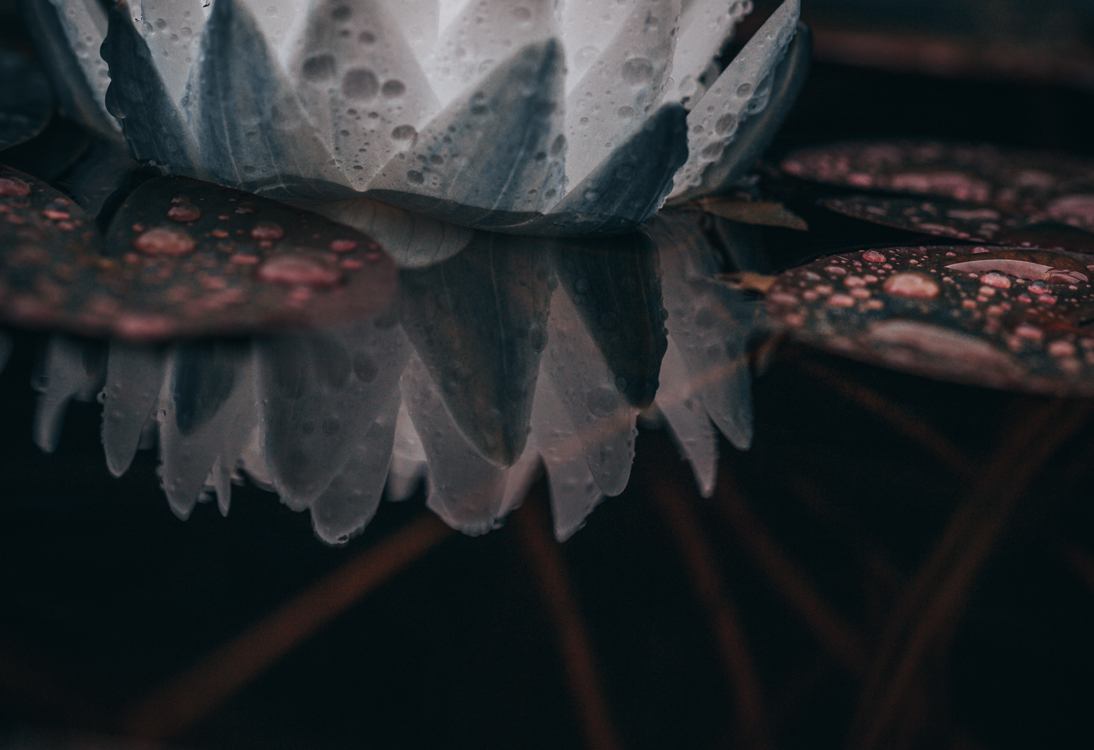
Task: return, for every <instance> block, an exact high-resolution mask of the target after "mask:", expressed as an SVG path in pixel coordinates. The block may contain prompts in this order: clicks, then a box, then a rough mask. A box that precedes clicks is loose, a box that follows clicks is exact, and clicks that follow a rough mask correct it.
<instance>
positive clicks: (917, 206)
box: [821, 195, 1094, 252]
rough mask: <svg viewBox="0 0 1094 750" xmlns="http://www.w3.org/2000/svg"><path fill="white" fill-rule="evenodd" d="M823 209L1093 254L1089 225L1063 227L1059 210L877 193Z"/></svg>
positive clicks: (953, 235)
mask: <svg viewBox="0 0 1094 750" xmlns="http://www.w3.org/2000/svg"><path fill="white" fill-rule="evenodd" d="M1092 201H1094V197H1092ZM821 205H822V206H824V207H825V208H828V209H831V210H832V211H836V212H837V213H841V214H843V215H845V216H851V217H854V218H856V219H863V220H865V221H871V222H874V223H875V224H881V225H883V226H888V227H893V228H895V229H906V230H909V231H912V232H923V233H924V234H931V235H934V236H937V237H947V238H950V239H958V240H972V241H974V242H990V243H993V244H999V245H1029V246H1032V247H1039V248H1045V249H1050V250H1052V249H1058V250H1075V251H1078V252H1094V234H1091V233H1090V231H1088V229H1089V228H1091V227H1089V226H1086V224H1087V222H1086V221H1085V220H1083V223H1084V226H1079V225H1077V224H1076V225H1072V224H1068V223H1064V221H1066V217H1065V216H1064V215H1063V214H1062V212H1060V211H1056V212H1054V214H1055V215H1054V214H1052V213H1049V212H1046V211H1041V212H1039V213H1037V214H1032V215H1030V214H1024V213H1011V212H1008V211H1005V210H1001V209H997V208H993V207H990V206H983V205H979V204H976V203H968V202H963V201H951V200H946V199H936V198H931V199H921V198H884V197H881V196H873V195H854V196H851V197H848V198H829V199H827V200H824V201H821ZM1083 219H1085V217H1083Z"/></svg>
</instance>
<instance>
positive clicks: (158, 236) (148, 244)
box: [133, 227, 197, 257]
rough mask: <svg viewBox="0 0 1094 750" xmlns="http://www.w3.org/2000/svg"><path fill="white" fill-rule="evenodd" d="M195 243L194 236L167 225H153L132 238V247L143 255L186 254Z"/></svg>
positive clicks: (191, 249)
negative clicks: (153, 226)
mask: <svg viewBox="0 0 1094 750" xmlns="http://www.w3.org/2000/svg"><path fill="white" fill-rule="evenodd" d="M196 245H197V243H196V242H195V241H194V238H193V237H191V236H190V235H188V234H186V232H183V231H181V230H178V229H171V228H169V227H155V228H154V229H149V230H148V231H147V232H143V233H141V234H139V235H137V236H136V237H135V238H134V239H133V248H134V249H135V250H136V251H137V252H139V253H141V254H143V255H167V256H170V257H177V256H180V255H188V254H189V253H192V252H193V251H194V248H195V247H196Z"/></svg>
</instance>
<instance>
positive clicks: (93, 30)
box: [47, 0, 115, 123]
mask: <svg viewBox="0 0 1094 750" xmlns="http://www.w3.org/2000/svg"><path fill="white" fill-rule="evenodd" d="M47 2H50V3H52V5H53V6H54V7H55V8H56V9H57V16H58V17H59V18H60V20H61V28H62V30H63V31H64V34H65V36H66V37H67V38H68V43H69V46H70V47H71V48H72V51H73V52H75V53H76V61H77V63H78V64H79V65H80V68H81V69H82V70H83V73H84V78H85V80H86V81H87V83H88V85H89V86H90V87H91V91H92V94H93V96H94V97H95V102H96V103H97V104H98V105H99V107H100V109H101V112H100V114H101V115H102V117H103V122H109V123H114V122H115V120H114V118H113V116H111V114H110V113H109V112H107V110H106V104H105V101H106V88H107V86H109V85H110V72H109V69H108V67H107V64H106V61H104V60H103V59H102V57H100V56H99V47H100V46H101V45H102V43H103V39H105V38H106V27H107V17H106V11H105V10H104V9H103V5H102V4H101V3H99V2H97V0H47Z"/></svg>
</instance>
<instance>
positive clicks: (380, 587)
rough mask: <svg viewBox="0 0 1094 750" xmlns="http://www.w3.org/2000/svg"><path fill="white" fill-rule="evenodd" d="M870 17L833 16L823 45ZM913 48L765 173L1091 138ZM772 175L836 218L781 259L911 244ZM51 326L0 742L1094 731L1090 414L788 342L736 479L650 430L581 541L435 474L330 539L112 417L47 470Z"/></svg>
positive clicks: (1083, 96)
mask: <svg viewBox="0 0 1094 750" xmlns="http://www.w3.org/2000/svg"><path fill="white" fill-rule="evenodd" d="M817 5H818V6H821V5H822V4H820V3H817ZM877 5H879V6H880V5H887V4H882V3H878V4H877ZM888 5H892V6H894V7H895V6H901V7H904V8H905V11H902V12H906V6H911V5H912V3H890V4H888ZM965 5H968V6H973V5H977V6H979V7H981V8H987V4H986V3H967V4H965ZM1012 5H1013V4H1012ZM833 7H835V8H836V9H835V10H833ZM855 7H857V6H855V5H854V4H849V3H832V4H829V5H824V6H823V7H821V8H820V9H818V10H817V16H818V19H817V20H818V23H817V26H818V49H820V50H823V49H824V44H823V39H824V37H823V32H824V30H825V29H833V28H835V29H839V28H840V19H841V17H842V18H846V19H850V18H852V17H853V14H852V11H853V10H854V8H855ZM932 7H933V6H932ZM1061 7H1064V6H1063V5H1062V6H1061ZM1067 7H1070V6H1067ZM839 8H845V9H847V10H846V11H840V10H839ZM1072 10H1073V11H1075V15H1073V16H1072V18H1074V19H1076V21H1075V23H1074V25H1073V27H1074V28H1073V30H1074V31H1075V35H1076V36H1075V41H1074V42H1073V46H1072V47H1069V48H1068V50H1069V51H1068V54H1069V55H1071V58H1069V59H1071V60H1072V61H1073V62H1075V66H1074V67H1073V68H1069V70H1074V69H1079V68H1081V63H1082V60H1083V59H1085V58H1084V55H1085V52H1084V50H1085V49H1086V48H1085V47H1084V39H1085V38H1086V37H1085V36H1084V33H1085V32H1082V29H1084V28H1088V27H1087V26H1084V25H1083V24H1084V23H1085V21H1083V18H1085V17H1084V16H1082V15H1081V13H1079V12H1078V11H1079V10H1081V8H1079V5H1078V4H1077V5H1076V6H1075V8H1073V9H1072ZM837 11H838V12H837ZM806 12H807V18H808V14H809V12H810V9H809V8H807V11H806ZM982 12H984V13H990V10H983V11H982ZM840 13H844V16H841V15H840ZM970 17H971V16H970ZM880 18H881V20H878V21H877V22H876V30H877V33H878V35H879V38H882V39H884V38H886V37H885V34H888V33H890V32H889V28H890V27H889V26H886V25H885V24H884V23H883V21H884V19H885V18H889V19H890V20H892V19H894V18H896V19H898V20H897V21H893V23H892V26H893V27H896V28H903V29H905V31H906V27H907V24H906V23H904V22H898V21H899V14H897V12H896V11H895V10H894V11H893V12H892V14H890V16H884V15H882V16H881V17H880ZM943 20H944V19H943ZM902 24H903V25H902ZM845 25H846V26H847V28H851V27H854V28H855V30H856V31H857V32H865V33H869V32H870V30H871V29H870V28H869V27H866V28H862V24H852V23H850V22H848V23H846V24H845ZM942 25H943V24H942V23H941V22H940V23H939V27H941V26H942ZM961 28H962V29H964V31H961V29H959V30H958V31H956V32H954V33H955V34H957V38H959V39H960V34H961V33H967V34H968V39H969V40H970V42H969V43H970V44H973V43H974V41H975V43H976V44H980V40H981V38H982V37H981V35H980V34H981V32H976V31H974V30H973V29H972V28H971V27H969V28H965V27H961ZM1008 28H1011V27H1010V26H1008ZM902 33H903V32H902ZM917 33H919V32H917ZM922 33H923V34H925V35H928V36H929V35H930V34H932V33H935V34H937V33H939V32H937V28H936V29H935V31H932V30H931V28H930V27H929V26H927V27H925V30H922ZM985 33H986V32H985ZM990 36H991V35H990V34H988V37H990ZM989 42H990V39H989ZM991 43H994V42H991ZM985 44H988V43H987V42H985ZM989 46H990V44H989ZM897 68H899V66H898V65H897V66H894V64H892V63H891V61H888V62H884V64H882V63H880V62H879V64H878V65H876V66H868V65H861V64H859V65H848V64H845V63H839V62H832V61H830V60H829V59H826V58H825V56H824V55H821V56H820V58H819V59H818V60H817V62H816V63H815V65H814V69H813V72H812V74H811V78H810V80H809V82H808V84H807V86H806V89H805V91H804V93H803V95H802V98H801V101H800V104H799V106H798V108H797V109H796V111H795V113H794V114H793V115H792V117H791V120H790V121H789V122H788V123H787V125H786V126H785V128H784V129H783V131H782V132H781V134H780V136H779V137H778V139H777V140H776V143H775V145H774V147H773V149H772V152H771V155H772V157H773V158H777V157H778V155H779V154H780V153H783V152H785V151H786V150H788V149H790V148H793V147H796V146H800V145H807V144H814V143H820V142H825V141H830V140H835V139H849V138H857V137H864V136H878V137H892V136H929V137H938V138H956V139H970V140H977V141H989V142H996V143H1002V144H1012V145H1021V146H1034V147H1044V148H1052V149H1059V150H1064V151H1070V152H1075V153H1082V154H1088V155H1089V154H1091V153H1094V140H1092V139H1091V135H1090V134H1091V132H1092V131H1091V124H1092V123H1094V93H1092V91H1091V90H1090V89H1084V88H1082V87H1080V86H1078V85H1076V83H1075V79H1074V77H1071V78H1065V79H1059V80H1056V81H1055V82H1053V81H1047V82H1046V81H1045V80H1043V79H1042V80H1036V81H1030V80H1024V79H1021V80H1020V77H1019V79H1016V78H1015V77H1013V76H1011V77H1008V76H1005V75H1003V74H1002V73H1000V72H999V71H994V72H991V71H988V72H984V71H983V70H978V71H971V72H966V73H964V74H961V75H956V76H954V75H948V76H939V75H928V74H926V73H924V72H922V71H921V70H900V69H897ZM770 179H771V178H768V180H769V181H770ZM762 184H767V182H765V183H762ZM772 189H778V190H788V192H786V195H785V198H786V200H787V202H788V203H789V205H790V206H791V207H792V208H794V209H795V210H797V211H798V212H799V213H800V214H801V215H803V216H804V217H805V218H806V219H807V220H808V221H809V223H810V226H811V230H810V231H809V232H808V233H801V232H794V231H792V230H786V229H769V230H764V234H765V237H766V240H767V246H768V250H769V253H770V256H771V260H772V262H773V263H774V265H775V266H786V265H789V264H792V263H795V262H798V261H801V260H803V259H806V258H809V257H813V256H816V255H818V254H821V253H824V252H830V251H836V250H839V249H843V248H846V247H849V246H861V245H867V244H874V243H886V242H893V243H899V242H904V241H907V240H908V239H909V235H906V234H904V233H900V232H897V231H895V230H886V229H884V228H879V227H871V226H866V225H861V224H857V223H855V222H853V221H852V220H850V219H846V218H842V217H838V216H835V215H826V214H824V213H823V212H822V211H820V210H819V209H816V208H814V207H812V205H811V200H812V199H811V196H810V195H809V194H807V193H803V192H801V191H800V190H796V189H795V190H789V189H787V188H785V186H782V185H779V184H773V185H772ZM43 344H44V338H43V337H42V336H40V335H37V334H29V333H18V334H16V337H15V348H14V353H13V357H12V360H11V362H9V364H8V366H7V368H6V369H5V370H4V371H3V373H2V374H0V425H3V427H2V429H0V456H2V457H3V458H2V459H0V461H2V462H3V467H4V477H5V478H4V483H3V489H2V490H0V571H2V573H0V747H12V748H31V747H33V748H47V747H91V746H94V747H102V748H107V747H131V746H132V747H144V746H148V745H145V744H143V743H145V742H146V741H147V742H150V743H152V745H153V746H162V747H179V748H210V749H213V748H240V749H250V748H254V749H255V750H258V749H259V748H262V749H263V750H279V749H281V748H285V749H288V748H303V747H307V748H322V749H326V748H358V747H367V748H406V747H478V748H513V747H519V748H545V749H546V748H561V747H613V746H614V747H621V748H635V749H639V748H649V749H651V750H652V749H654V748H668V747H680V748H757V749H758V748H810V750H814V749H820V748H843V747H846V748H853V749H855V750H866V749H867V748H879V749H880V748H955V749H958V748H960V749H963V750H964V749H968V750H978V749H980V748H984V749H989V748H1011V747H1015V748H1017V747H1022V748H1027V747H1052V748H1070V747H1074V748H1088V747H1091V746H1092V745H1094V718H1092V717H1094V714H1092V712H1091V711H1090V707H1091V705H1092V704H1094V688H1092V687H1091V685H1092V680H1091V675H1092V674H1094V643H1092V637H1091V636H1092V634H1094V504H1092V500H1094V491H1092V489H1091V488H1092V482H1091V480H1092V478H1094V404H1091V403H1090V402H1088V401H1079V400H1066V399H1054V398H1047V397H1034V396H1027V395H1021V394H1009V393H1001V392H996V391H990V390H986V389H979V388H972V387H965V386H957V385H951V384H946V383H938V382H934V381H930V380H926V379H922V378H917V377H912V376H909V375H904V374H900V373H895V372H890V371H886V370H881V369H878V368H874V367H870V366H867V365H861V364H857V363H854V362H851V361H848V360H845V359H841V358H838V357H834V356H831V355H827V354H823V353H820V352H817V351H814V350H811V349H808V348H805V347H802V346H799V345H795V344H793V343H788V342H783V343H782V344H781V345H780V346H778V347H777V348H776V349H774V353H773V354H770V355H768V352H767V351H766V350H763V351H758V352H757V365H758V366H759V365H761V364H762V365H763V366H764V367H765V372H764V373H763V374H762V376H760V377H758V379H757V380H756V382H755V386H754V393H753V396H754V400H755V415H756V434H755V440H754V444H753V446H752V448H751V449H750V450H749V451H747V452H739V451H736V450H735V449H733V448H732V447H731V446H729V445H728V444H727V443H725V442H724V441H723V443H722V444H721V446H720V448H721V456H722V457H721V461H720V468H719V482H718V487H717V489H716V492H715V495H714V497H713V498H710V499H703V498H701V497H700V496H699V494H698V492H697V490H696V489H695V483H694V480H693V479H692V477H691V475H690V470H689V469H688V467H687V465H686V464H685V463H684V462H683V461H682V459H681V458H680V455H679V453H678V452H677V450H676V449H675V447H674V446H673V445H672V443H671V441H670V440H669V438H668V437H667V434H666V433H665V432H664V431H662V430H653V429H644V430H643V432H642V434H641V435H640V436H639V440H638V455H637V457H636V460H635V468H634V471H633V473H632V478H631V482H630V485H629V487H628V489H627V490H626V491H625V492H624V493H623V494H622V495H620V496H619V497H616V498H612V499H609V500H607V501H606V502H605V503H604V504H603V505H602V506H601V507H600V508H598V509H597V510H596V511H595V512H594V513H593V514H592V516H591V517H590V519H589V521H588V525H587V526H586V528H584V529H583V530H581V531H579V532H578V533H577V534H576V535H575V536H574V537H573V538H572V539H571V540H570V541H568V542H566V543H564V544H562V545H557V544H556V543H555V542H554V541H553V539H550V538H549V519H548V515H547V514H548V511H547V503H546V487H545V485H544V484H543V482H542V481H541V482H540V483H539V484H538V485H537V486H536V489H535V490H534V491H533V493H532V495H531V496H530V497H529V498H528V500H527V501H526V502H525V504H524V506H523V507H522V508H521V509H519V510H518V511H517V512H516V513H515V514H514V516H513V517H511V518H510V519H509V520H508V521H507V523H506V525H505V527H504V528H502V529H500V530H497V531H494V532H492V533H490V534H488V535H486V536H484V537H480V538H468V537H464V536H462V535H460V534H456V533H446V532H445V531H443V530H442V529H441V525H440V522H439V521H437V520H436V519H434V518H433V517H432V514H430V513H429V512H428V511H427V510H425V508H424V502H423V501H424V498H423V497H422V494H421V492H419V493H418V495H417V496H416V497H414V498H412V499H411V500H409V501H407V502H405V503H402V504H391V503H387V504H384V505H383V506H382V507H381V510H380V512H379V514H378V516H377V517H376V519H375V520H374V521H373V522H372V523H371V525H370V526H369V527H368V529H367V530H366V532H365V533H364V534H363V535H362V536H360V537H358V538H356V539H354V540H353V541H351V542H350V543H349V544H348V545H346V546H344V547H341V548H331V547H327V546H325V545H323V544H322V543H321V542H319V541H318V540H317V539H316V538H315V537H314V535H313V532H312V530H311V528H310V522H309V519H308V517H307V515H306V514H300V513H293V512H291V511H290V510H289V509H287V508H286V507H284V506H282V505H281V504H279V503H278V501H277V499H276V497H275V496H274V495H272V494H270V493H267V492H264V491H262V490H259V489H257V488H255V487H253V486H247V487H240V488H236V489H235V491H234V492H233V497H232V508H231V512H230V514H229V515H228V516H227V517H226V518H222V517H220V515H219V513H218V512H217V510H216V508H215V505H213V504H205V505H202V506H200V507H199V508H198V509H197V510H196V511H195V513H194V515H193V517H191V519H190V520H189V521H187V522H185V523H184V522H182V521H179V520H178V519H176V518H175V517H174V516H173V515H172V514H171V512H170V510H169V509H168V506H167V502H166V500H165V499H164V496H163V493H162V491H161V490H160V488H159V486H158V479H157V476H156V472H155V468H156V467H155V464H156V461H155V457H154V454H153V453H152V452H147V451H146V452H142V453H141V454H139V455H138V459H137V461H136V462H135V464H134V466H133V467H132V468H131V469H130V470H129V472H128V473H127V474H126V475H125V476H124V477H122V478H120V479H114V478H112V477H111V476H110V475H109V474H108V472H107V469H106V464H105V461H104V458H103V453H102V447H101V444H100V441H99V424H100V423H99V420H100V415H99V406H98V405H97V404H95V403H91V404H76V405H74V406H72V407H71V408H70V409H69V413H68V417H67V420H66V423H65V427H64V431H63V434H62V438H61V442H60V446H59V448H58V450H57V452H56V453H55V454H54V455H50V456H47V455H44V454H42V453H41V452H40V451H39V450H38V449H37V448H36V447H35V446H34V445H33V443H32V441H31V437H30V435H31V421H32V415H33V410H34V398H35V394H34V392H33V391H32V390H31V388H30V382H31V378H32V371H33V367H34V363H35V359H36V357H37V356H38V355H39V354H40V352H41V350H42V347H43ZM761 355H768V357H769V358H768V357H765V356H761ZM385 561H386V563H385ZM392 561H395V562H392ZM385 565H387V567H385ZM274 626H276V627H274ZM96 743H97V744H96Z"/></svg>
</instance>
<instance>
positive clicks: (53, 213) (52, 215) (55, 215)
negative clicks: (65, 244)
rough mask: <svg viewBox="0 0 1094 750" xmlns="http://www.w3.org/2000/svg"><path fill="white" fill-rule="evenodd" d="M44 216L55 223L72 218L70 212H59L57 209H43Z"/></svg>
mask: <svg viewBox="0 0 1094 750" xmlns="http://www.w3.org/2000/svg"><path fill="white" fill-rule="evenodd" d="M42 216H44V217H46V218H47V219H53V220H54V221H61V220H63V219H71V218H72V214H70V213H69V212H68V211H58V210H57V209H55V208H44V209H42Z"/></svg>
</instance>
